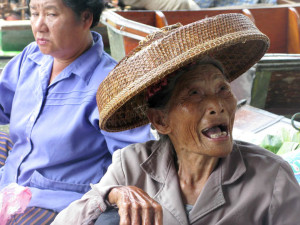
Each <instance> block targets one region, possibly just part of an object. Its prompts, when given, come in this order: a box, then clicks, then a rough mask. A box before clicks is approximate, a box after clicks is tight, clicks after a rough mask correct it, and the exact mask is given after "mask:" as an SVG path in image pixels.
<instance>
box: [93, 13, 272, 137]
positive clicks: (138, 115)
mask: <svg viewBox="0 0 300 225" xmlns="http://www.w3.org/2000/svg"><path fill="white" fill-rule="evenodd" d="M268 47H269V39H268V37H267V36H266V35H264V34H263V33H261V32H260V31H259V30H258V29H257V28H256V26H255V25H254V24H253V23H252V22H251V20H250V19H248V18H247V17H246V16H244V15H242V14H236V13H232V14H221V15H218V16H215V17H209V18H206V19H203V20H200V21H196V22H194V23H191V24H188V25H186V26H181V25H180V24H176V25H173V26H169V27H166V28H164V29H162V30H161V31H159V32H156V33H153V34H150V35H149V36H148V37H146V38H145V40H143V41H141V43H140V44H139V46H138V47H137V48H136V49H135V50H134V51H133V52H132V53H131V54H129V55H128V56H127V57H125V58H124V59H123V60H121V61H120V62H119V64H118V65H117V66H116V67H115V68H114V69H113V70H112V71H111V72H110V74H109V75H108V76H107V77H106V79H105V80H104V81H103V82H102V83H101V84H100V86H99V88H98V92H97V104H98V109H99V114H100V120H99V126H100V128H101V129H103V130H106V131H111V132H116V131H122V130H126V129H131V128H135V127H138V126H141V125H144V124H147V123H148V122H149V121H148V119H147V116H146V114H145V112H146V111H147V105H146V100H145V91H146V89H147V87H148V86H150V85H152V84H154V83H156V82H157V81H158V80H160V79H162V78H163V77H165V76H166V75H168V74H170V73H172V72H174V71H176V70H177V69H179V68H181V67H183V66H185V65H187V64H188V63H191V62H193V61H195V60H199V59H200V58H202V57H204V56H206V55H209V56H210V57H212V58H215V59H216V60H218V61H220V62H221V63H222V64H223V67H224V72H225V75H226V76H227V78H228V79H229V80H230V81H232V80H234V79H236V78H237V77H238V76H240V75H241V74H243V73H244V72H246V71H247V70H248V69H249V68H250V67H251V66H253V65H254V64H255V63H256V62H257V61H258V60H260V58H261V57H262V56H263V55H264V54H265V52H266V51H267V49H268Z"/></svg>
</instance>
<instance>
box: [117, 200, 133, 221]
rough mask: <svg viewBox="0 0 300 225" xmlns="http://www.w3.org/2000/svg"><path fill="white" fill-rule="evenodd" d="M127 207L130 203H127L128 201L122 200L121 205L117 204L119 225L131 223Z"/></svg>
mask: <svg viewBox="0 0 300 225" xmlns="http://www.w3.org/2000/svg"><path fill="white" fill-rule="evenodd" d="M129 209H130V204H128V202H124V203H122V204H121V205H119V215H120V225H130V224H131V218H130V212H129Z"/></svg>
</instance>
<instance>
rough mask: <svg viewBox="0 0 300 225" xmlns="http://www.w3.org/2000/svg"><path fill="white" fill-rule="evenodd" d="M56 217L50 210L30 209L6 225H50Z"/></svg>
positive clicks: (14, 217)
mask: <svg viewBox="0 0 300 225" xmlns="http://www.w3.org/2000/svg"><path fill="white" fill-rule="evenodd" d="M56 215H57V213H56V212H54V211H52V210H48V209H42V208H37V207H31V208H27V209H26V210H25V212H24V213H22V214H18V215H15V216H13V217H12V218H11V219H10V220H9V222H8V223H7V224H6V225H50V224H51V223H52V222H53V220H54V218H55V217H56Z"/></svg>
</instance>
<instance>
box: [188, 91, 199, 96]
mask: <svg viewBox="0 0 300 225" xmlns="http://www.w3.org/2000/svg"><path fill="white" fill-rule="evenodd" d="M197 94H199V91H197V90H192V91H190V92H189V95H190V96H191V95H197Z"/></svg>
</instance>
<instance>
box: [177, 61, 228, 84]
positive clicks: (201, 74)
mask: <svg viewBox="0 0 300 225" xmlns="http://www.w3.org/2000/svg"><path fill="white" fill-rule="evenodd" d="M183 77H184V79H183V81H191V80H195V79H197V80H199V81H201V80H203V81H206V80H218V79H222V80H224V79H226V78H225V76H224V75H223V73H222V71H221V70H220V69H219V68H218V67H216V66H215V65H213V64H201V65H195V66H193V68H191V70H189V71H187V72H186V73H185V74H184V75H183Z"/></svg>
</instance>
